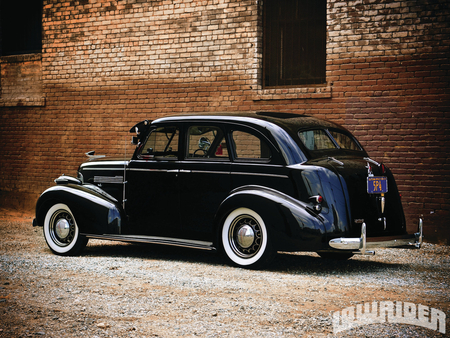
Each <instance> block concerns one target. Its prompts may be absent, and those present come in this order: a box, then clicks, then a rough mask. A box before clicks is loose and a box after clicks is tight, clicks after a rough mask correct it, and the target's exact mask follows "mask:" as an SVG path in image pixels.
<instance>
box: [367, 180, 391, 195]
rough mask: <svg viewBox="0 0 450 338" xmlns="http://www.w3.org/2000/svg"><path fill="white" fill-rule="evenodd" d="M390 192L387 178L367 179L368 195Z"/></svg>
mask: <svg viewBox="0 0 450 338" xmlns="http://www.w3.org/2000/svg"><path fill="white" fill-rule="evenodd" d="M387 192H388V185H387V177H383V176H373V177H367V193H369V194H384V193H387Z"/></svg>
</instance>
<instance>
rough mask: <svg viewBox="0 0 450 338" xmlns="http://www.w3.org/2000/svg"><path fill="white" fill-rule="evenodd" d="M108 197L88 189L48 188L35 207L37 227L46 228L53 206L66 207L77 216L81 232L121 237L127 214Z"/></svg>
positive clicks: (73, 187) (83, 187) (81, 186)
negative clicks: (47, 215)
mask: <svg viewBox="0 0 450 338" xmlns="http://www.w3.org/2000/svg"><path fill="white" fill-rule="evenodd" d="M96 189H97V190H98V189H99V188H98V187H96ZM105 194H106V193H105ZM106 196H107V194H106V195H103V194H100V193H99V192H97V191H94V190H91V189H90V188H89V187H88V186H85V185H75V184H65V185H57V186H55V187H52V188H49V189H47V190H46V191H44V192H43V193H42V195H41V196H40V197H39V199H38V201H37V203H36V220H37V225H39V226H42V225H43V224H44V219H45V214H46V213H47V211H48V209H49V208H50V207H51V206H52V205H53V204H56V203H64V204H66V205H68V206H69V208H70V210H71V211H72V213H73V214H74V217H75V219H76V220H77V225H78V227H79V228H80V232H85V233H93V234H105V233H108V234H121V232H122V231H121V227H122V220H123V219H124V217H123V215H124V212H123V210H122V208H121V206H120V205H119V204H118V203H117V201H115V200H111V199H108V198H107V197H106Z"/></svg>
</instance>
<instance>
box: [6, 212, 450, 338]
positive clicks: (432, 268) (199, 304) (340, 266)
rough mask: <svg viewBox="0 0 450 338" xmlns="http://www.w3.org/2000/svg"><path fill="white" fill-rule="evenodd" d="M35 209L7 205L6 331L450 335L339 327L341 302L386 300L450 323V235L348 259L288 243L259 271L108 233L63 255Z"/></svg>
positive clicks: (388, 326)
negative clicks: (294, 250)
mask: <svg viewBox="0 0 450 338" xmlns="http://www.w3.org/2000/svg"><path fill="white" fill-rule="evenodd" d="M31 221H32V215H31V214H17V213H16V212H12V211H10V210H0V337H194V336H198V337H434V336H436V337H445V336H448V333H447V335H446V334H444V333H441V332H439V331H438V330H433V329H427V328H423V327H422V326H417V325H412V324H402V321H400V324H392V323H386V320H384V321H383V322H381V323H379V324H371V325H363V326H360V327H359V328H354V329H350V330H346V331H342V332H339V333H336V334H334V333H333V332H334V331H333V313H335V312H336V311H341V312H342V310H343V309H344V308H347V307H352V306H353V307H355V306H356V305H357V304H367V303H369V302H377V304H383V302H385V301H392V302H397V303H396V304H399V303H400V304H405V303H412V304H415V305H419V304H421V305H424V306H426V307H427V308H426V309H429V310H430V311H431V310H432V309H437V310H439V311H442V312H441V314H445V316H446V320H445V321H446V323H445V324H446V325H445V326H444V325H443V324H442V325H441V326H440V328H441V331H442V328H444V329H446V330H447V332H450V302H449V300H450V297H449V296H450V291H449V284H450V277H449V273H450V258H449V253H450V249H449V247H448V246H438V245H432V244H425V245H424V247H423V248H422V249H421V250H404V249H399V250H393V249H383V250H378V251H377V255H376V256H370V257H368V256H357V257H353V258H352V259H350V260H348V261H337V262H336V261H329V260H324V259H321V258H319V257H318V256H317V255H316V254H314V253H301V254H288V253H279V254H278V255H277V257H276V259H275V260H274V262H273V263H272V265H270V266H268V267H267V269H265V270H262V271H252V270H245V269H240V268H234V267H230V266H228V265H227V264H226V262H225V260H224V258H222V257H220V256H219V255H217V254H212V253H207V252H203V251H194V250H187V249H180V248H173V247H163V246H152V245H136V244H126V243H116V242H102V241H97V240H91V241H90V242H89V244H88V246H87V248H86V249H85V251H83V253H82V255H81V256H78V257H60V256H56V255H53V254H52V253H51V252H50V250H49V249H48V248H47V246H46V244H45V240H44V238H43V235H42V228H33V227H32V226H31ZM341 312H340V313H341ZM429 313H431V312H428V314H429ZM441 318H442V317H441Z"/></svg>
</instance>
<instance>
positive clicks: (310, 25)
mask: <svg viewBox="0 0 450 338" xmlns="http://www.w3.org/2000/svg"><path fill="white" fill-rule="evenodd" d="M263 45H264V46H263V47H264V56H263V78H264V79H263V83H264V87H266V88H267V87H289V86H299V85H311V84H324V83H325V82H326V78H325V68H326V0H265V1H264V44H263Z"/></svg>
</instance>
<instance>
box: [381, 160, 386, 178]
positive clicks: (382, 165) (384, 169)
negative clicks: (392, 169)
mask: <svg viewBox="0 0 450 338" xmlns="http://www.w3.org/2000/svg"><path fill="white" fill-rule="evenodd" d="M381 173H382V174H383V175H384V174H386V167H385V166H384V164H383V163H381Z"/></svg>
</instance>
